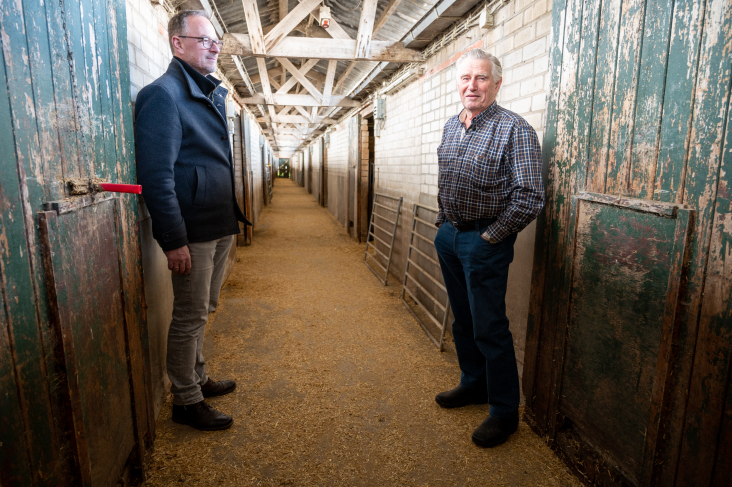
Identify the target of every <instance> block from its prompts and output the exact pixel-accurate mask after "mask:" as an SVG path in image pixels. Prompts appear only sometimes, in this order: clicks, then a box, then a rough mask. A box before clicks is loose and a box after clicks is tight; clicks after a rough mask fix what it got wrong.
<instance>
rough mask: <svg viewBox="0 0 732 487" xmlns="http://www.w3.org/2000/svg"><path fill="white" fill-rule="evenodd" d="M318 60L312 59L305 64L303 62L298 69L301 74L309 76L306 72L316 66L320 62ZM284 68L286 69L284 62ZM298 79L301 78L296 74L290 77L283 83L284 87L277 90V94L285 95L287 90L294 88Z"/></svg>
mask: <svg viewBox="0 0 732 487" xmlns="http://www.w3.org/2000/svg"><path fill="white" fill-rule="evenodd" d="M318 61H319V60H318V59H310V60H308V61H307V62H306V63H305V64H303V65H302V66H300V69H298V70H297V71H298V72H299V73H300V74H302V75H303V76H307V74H306V73H308V72H309V71H310V70H311V69H312V68H313V66H315V65H316V64H318ZM288 62H289V61H288ZM280 64H282V63H280ZM282 69H286V67H285V65H284V64H282ZM298 80H299V79H298V78H297V77H295V75H293V76H292V78H290V79H288V80H287V81H286V82H285V84H284V85H282V87H281V88H280V89H279V90H277V94H278V95H284V94H286V93H287V92H289V91H290V88H292V87H293V86H295V83H297V82H298Z"/></svg>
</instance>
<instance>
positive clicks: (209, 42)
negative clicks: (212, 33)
mask: <svg viewBox="0 0 732 487" xmlns="http://www.w3.org/2000/svg"><path fill="white" fill-rule="evenodd" d="M176 37H184V38H186V39H198V40H199V41H200V42H201V44H203V48H204V49H211V47H212V46H213V44H216V45H217V46H218V47H219V49H221V48H222V47H224V41H215V40H213V39H211V38H210V37H206V36H204V37H192V36H176Z"/></svg>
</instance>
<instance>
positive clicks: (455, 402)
mask: <svg viewBox="0 0 732 487" xmlns="http://www.w3.org/2000/svg"><path fill="white" fill-rule="evenodd" d="M435 402H436V403H437V404H439V405H440V406H442V407H443V408H461V407H463V406H467V405H468V404H485V403H487V402H488V393H487V392H483V393H480V392H476V391H474V390H473V389H468V388H467V387H463V386H462V385H458V386H457V387H456V388H455V389H452V390H451V391H445V392H441V393H439V394H437V396H435Z"/></svg>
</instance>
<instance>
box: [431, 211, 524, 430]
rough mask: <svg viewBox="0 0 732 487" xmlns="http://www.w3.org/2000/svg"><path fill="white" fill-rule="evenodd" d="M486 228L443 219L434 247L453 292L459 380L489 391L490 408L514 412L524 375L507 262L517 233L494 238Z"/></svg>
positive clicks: (502, 413) (503, 413) (507, 414)
mask: <svg viewBox="0 0 732 487" xmlns="http://www.w3.org/2000/svg"><path fill="white" fill-rule="evenodd" d="M484 231H485V228H475V229H474V230H470V231H464V232H460V231H458V230H456V229H455V227H453V226H452V225H451V224H450V223H448V222H445V223H444V224H442V225H440V228H439V230H438V231H437V236H436V237H435V248H436V249H437V255H438V256H439V259H440V267H441V268H442V276H443V277H444V279H445V287H446V288H447V294H448V296H449V298H450V305H451V306H452V312H453V315H455V321H454V322H453V324H452V335H453V338H454V339H455V349H456V351H457V356H458V362H459V364H460V371H461V373H462V375H461V379H460V384H462V386H463V387H467V388H469V389H473V390H475V391H478V392H486V391H487V392H488V402H489V403H490V405H491V407H490V414H491V416H495V417H497V418H509V417H515V416H516V414H517V412H518V406H519V394H520V392H519V380H518V368H517V367H516V354H515V352H514V349H513V336H512V335H511V331H510V330H509V329H508V317H507V316H506V286H507V283H508V267H509V264H511V261H513V244H514V242H515V241H516V234H512V235H510V236H509V237H507V238H506V239H504V240H503V241H502V242H500V243H497V244H492V243H490V242H488V241H487V240H485V239H483V238H482V237H481V236H480V235H481V234H482V233H483V232H484Z"/></svg>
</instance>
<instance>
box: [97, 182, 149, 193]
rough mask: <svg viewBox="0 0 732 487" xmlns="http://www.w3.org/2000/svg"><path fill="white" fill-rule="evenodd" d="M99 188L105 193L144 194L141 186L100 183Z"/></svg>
mask: <svg viewBox="0 0 732 487" xmlns="http://www.w3.org/2000/svg"><path fill="white" fill-rule="evenodd" d="M97 186H99V187H100V188H101V189H103V190H104V191H112V192H113V193H132V194H141V193H142V186H140V185H139V184H113V183H99V184H97Z"/></svg>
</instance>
